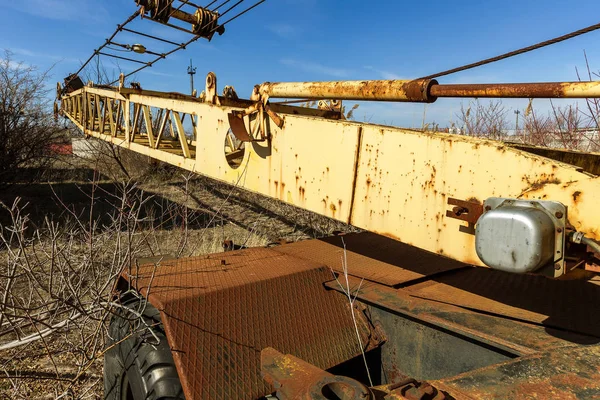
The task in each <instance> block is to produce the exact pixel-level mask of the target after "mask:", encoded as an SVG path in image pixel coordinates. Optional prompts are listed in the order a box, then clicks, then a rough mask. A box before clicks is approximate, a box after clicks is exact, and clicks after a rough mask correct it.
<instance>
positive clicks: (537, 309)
mask: <svg viewBox="0 0 600 400" xmlns="http://www.w3.org/2000/svg"><path fill="white" fill-rule="evenodd" d="M405 290H406V292H407V293H410V295H411V296H414V297H419V298H422V299H429V300H434V301H436V302H439V303H441V304H442V303H443V304H449V305H456V306H460V307H464V308H467V309H472V310H479V311H481V312H486V313H489V314H495V315H500V316H505V317H508V318H513V319H517V320H521V321H526V322H529V323H534V324H539V325H541V326H544V327H545V328H546V329H547V330H551V329H555V330H556V331H554V332H553V335H554V336H561V333H560V330H562V331H563V333H562V335H563V336H564V337H567V336H568V335H569V332H571V333H577V334H583V335H589V336H590V337H592V338H597V339H592V341H594V340H595V341H596V342H598V341H600V317H599V316H598V315H597V313H595V312H592V311H591V310H594V309H597V308H598V307H600V287H598V286H597V285H595V284H593V283H589V282H587V281H584V280H568V281H557V280H550V279H546V278H544V277H542V276H533V275H515V274H509V273H505V272H501V271H495V270H491V269H480V268H469V269H466V270H461V271H456V272H454V273H452V274H447V275H444V276H439V277H436V278H435V279H433V280H431V281H427V282H423V283H417V284H415V285H413V286H409V287H407V288H406V289H405Z"/></svg>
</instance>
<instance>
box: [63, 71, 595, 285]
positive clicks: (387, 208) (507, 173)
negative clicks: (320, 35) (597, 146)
mask: <svg viewBox="0 0 600 400" xmlns="http://www.w3.org/2000/svg"><path fill="white" fill-rule="evenodd" d="M400 82H401V81H400ZM274 85H277V84H274ZM209 89H210V90H212V91H213V92H215V93H216V87H212V88H209ZM208 92H209V90H207V93H208ZM383 93H388V94H389V92H385V90H384V92H383ZM329 94H331V93H329ZM263 100H264V99H263ZM96 102H101V103H103V104H108V103H109V102H112V107H113V110H114V109H115V108H116V109H117V111H116V112H112V113H111V112H109V113H108V116H107V117H105V116H103V115H101V113H99V112H98V111H97V106H96ZM253 104H256V103H254V102H252V101H243V100H231V99H227V98H225V97H218V96H215V95H213V96H206V98H203V99H199V98H194V97H191V96H184V95H181V94H175V93H161V92H154V91H146V90H138V89H126V88H121V89H118V88H114V89H106V88H98V87H92V86H86V87H83V88H80V89H78V90H74V91H72V92H71V93H69V94H66V95H63V96H62V98H61V109H60V112H61V113H62V114H64V115H65V116H66V117H68V118H69V119H70V120H71V121H72V122H73V123H74V124H75V125H76V126H77V127H78V128H79V129H81V130H82V131H83V132H84V133H85V134H87V135H90V136H94V137H96V138H98V139H101V140H105V141H108V142H111V143H113V144H115V145H117V146H122V147H125V148H129V149H131V150H133V151H136V152H138V153H141V154H144V155H148V156H150V157H152V158H155V159H158V160H161V161H164V162H167V163H170V164H172V165H175V166H179V167H182V168H185V169H187V170H189V171H194V172H196V173H200V174H203V175H206V176H208V177H211V178H214V179H217V180H221V181H224V182H227V183H230V184H232V185H239V186H240V187H242V188H244V189H247V190H250V191H253V192H256V193H259V194H262V195H265V196H269V197H273V198H276V199H278V200H281V201H284V202H286V203H288V204H293V205H296V206H298V207H301V208H304V209H307V210H310V211H313V212H316V213H319V214H322V215H325V216H327V217H331V218H333V219H336V220H339V221H343V222H345V223H348V224H352V225H355V226H358V227H360V228H363V229H366V230H369V231H371V232H374V233H378V234H381V235H384V236H387V237H390V238H392V239H395V240H397V241H401V242H404V243H406V244H410V245H413V246H416V247H419V248H421V249H424V250H427V251H430V252H432V253H437V254H440V255H444V256H446V257H450V258H452V259H455V260H457V261H460V262H463V263H468V264H473V265H482V261H481V260H480V259H479V257H478V255H477V253H476V251H475V237H474V235H473V229H472V228H473V226H472V225H473V223H472V222H469V221H468V220H465V219H466V218H467V217H468V219H471V216H475V215H477V212H476V211H477V210H475V208H473V207H475V204H478V205H480V206H481V205H482V204H483V201H484V200H485V199H488V198H490V197H505V198H515V199H520V200H523V199H532V200H541V199H543V200H552V201H558V202H560V203H562V204H563V205H564V206H565V207H567V208H568V215H567V219H568V222H569V224H570V225H571V226H573V227H574V228H575V229H576V230H577V231H579V232H583V233H585V235H586V236H587V237H589V238H591V239H594V240H600V230H599V229H598V227H599V226H600V213H598V210H597V208H598V207H597V198H598V196H599V193H600V178H597V177H595V176H591V175H590V174H589V173H587V172H589V171H584V170H582V168H581V167H578V166H572V165H568V164H565V163H562V162H560V161H556V160H553V159H552V158H546V157H542V156H540V155H535V154H531V153H530V152H525V151H521V150H519V149H515V148H512V147H511V146H506V145H504V144H502V143H500V142H494V141H490V140H482V139H476V138H471V137H466V136H461V135H449V134H443V133H429V132H428V133H425V132H418V131H414V130H405V129H400V128H393V127H383V126H378V125H371V124H365V123H359V122H355V121H344V120H333V119H325V118H322V115H317V114H309V112H310V113H315V112H319V113H323V112H324V111H318V110H310V109H308V108H301V107H289V106H285V105H277V107H276V108H275V106H273V111H274V112H275V113H276V114H277V116H278V118H279V119H280V120H281V121H282V122H283V124H276V123H275V120H274V119H273V118H272V117H271V116H270V115H269V114H268V113H267V112H260V110H258V109H257V112H256V113H254V114H252V115H248V116H245V117H243V118H244V121H243V122H244V124H245V125H246V129H250V128H252V129H250V131H249V134H250V135H251V136H252V138H253V139H260V138H264V137H268V138H269V140H268V141H264V142H257V141H253V142H252V146H246V148H245V151H244V153H243V154H241V153H238V154H236V156H239V158H236V162H235V163H230V162H228V161H231V160H228V157H227V155H228V153H227V152H226V151H225V140H226V135H227V134H228V131H229V129H230V128H232V129H233V128H234V127H233V126H232V125H231V123H230V121H229V118H228V116H229V115H230V114H232V113H234V112H236V113H240V112H245V111H246V110H248V109H249V108H250V107H252V106H253ZM144 106H146V107H151V108H152V110H153V113H152V121H151V122H152V125H153V126H159V125H160V123H161V122H162V121H161V120H160V118H158V116H159V114H160V113H159V112H157V110H158V111H160V110H162V113H163V115H164V113H165V112H170V114H171V116H173V115H174V113H178V114H179V115H180V116H181V117H183V115H187V114H189V116H190V117H191V116H195V117H197V118H199V120H200V121H201V123H200V124H199V125H196V126H194V127H193V130H194V131H195V132H194V133H195V138H196V142H195V143H194V144H193V143H188V142H187V141H185V140H176V141H175V142H174V143H175V144H174V148H173V149H171V150H169V151H166V150H163V148H162V147H161V146H159V148H156V146H151V145H150V139H149V138H148V137H147V135H146V134H145V132H144V131H143V130H141V131H140V129H139V124H140V122H138V123H137V124H136V122H135V121H137V119H138V118H137V115H138V114H139V113H140V112H139V111H138V110H141V107H144ZM302 110H306V111H302ZM111 116H112V118H111ZM251 118H252V119H251ZM175 127H176V122H175V123H170V124H169V129H171V128H175ZM102 128H104V129H102ZM177 128H178V130H179V131H180V132H182V131H183V129H182V126H177ZM255 128H256V129H255ZM166 129H167V128H166ZM163 136H164V134H163ZM182 138H183V137H180V138H179V139H182ZM153 139H156V141H158V140H159V139H158V138H153ZM163 139H166V137H164V138H163ZM178 142H179V144H177V143H178ZM154 143H155V144H156V142H154ZM186 146H187V147H188V150H189V152H188V151H186V149H185V147H186ZM332 148H335V149H336V152H335V155H332V154H331V149H332ZM174 153H175V154H174ZM180 153H181V154H180ZM229 159H231V157H229ZM565 160H566V159H565ZM569 162H571V161H569ZM449 199H457V200H461V201H465V202H468V204H469V207H471V208H469V210H470V211H469V212H467V213H466V212H465V211H464V210H463V208H466V207H464V206H460V204H459V205H458V206H459V208H458V209H456V210H453V211H455V212H454V213H453V216H450V217H449V216H448V214H447V213H446V210H448V209H449V208H451V207H449V206H448V202H449ZM471 203H472V204H473V205H471ZM461 207H462V208H461ZM470 214H473V215H470ZM455 216H459V217H461V218H460V219H457V218H455ZM558 271H559V272H560V273H562V272H561V271H562V270H558ZM560 273H556V276H558V275H560Z"/></svg>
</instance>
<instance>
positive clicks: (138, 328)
mask: <svg viewBox="0 0 600 400" xmlns="http://www.w3.org/2000/svg"><path fill="white" fill-rule="evenodd" d="M123 304H124V305H125V306H127V307H128V308H131V309H132V310H135V311H137V312H138V313H139V311H141V305H140V301H139V300H138V299H131V300H128V301H126V302H124V303H123ZM143 319H144V321H145V322H146V324H147V325H148V326H151V327H152V331H153V332H154V334H155V335H156V336H157V337H158V339H159V340H160V342H159V344H158V345H157V342H156V338H155V337H154V335H152V334H151V333H150V332H149V331H148V329H143V328H144V324H143V323H142V322H141V321H140V319H139V318H136V317H135V314H133V313H130V312H128V311H127V310H122V309H118V310H117V311H116V315H115V316H113V318H112V320H111V322H110V327H109V339H108V341H109V343H108V345H109V346H113V345H114V346H113V347H112V348H110V347H109V350H108V351H107V352H106V353H105V354H104V398H105V399H110V400H174V399H184V396H183V390H182V388H181V382H180V381H179V376H178V375H177V369H176V368H175V363H174V361H173V355H172V354H171V349H170V347H169V343H168V342H167V338H166V336H165V333H164V330H163V327H162V324H161V320H160V313H159V312H158V310H157V309H156V308H154V307H153V306H151V305H150V304H147V305H146V307H145V308H144V309H143ZM132 332H133V333H132ZM128 336H129V337H128ZM125 338H126V339H125ZM123 339H125V340H123ZM119 342H120V343H119ZM115 343H117V344H115Z"/></svg>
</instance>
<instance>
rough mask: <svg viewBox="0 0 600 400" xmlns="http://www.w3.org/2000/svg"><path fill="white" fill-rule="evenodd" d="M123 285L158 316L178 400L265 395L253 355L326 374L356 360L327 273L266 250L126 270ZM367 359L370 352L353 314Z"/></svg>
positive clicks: (346, 316) (352, 336) (344, 308)
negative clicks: (282, 358) (277, 357)
mask: <svg viewBox="0 0 600 400" xmlns="http://www.w3.org/2000/svg"><path fill="white" fill-rule="evenodd" d="M125 277H126V278H127V279H128V280H130V281H131V283H132V285H133V287H135V288H136V289H137V290H139V291H140V292H141V293H142V294H144V295H146V296H148V297H149V300H150V302H151V303H152V304H153V305H154V306H156V307H157V308H158V309H159V310H160V311H161V314H162V321H163V323H164V326H165V332H166V334H167V337H168V340H169V344H170V345H171V349H172V351H173V357H174V359H175V363H176V365H177V369H178V371H179V376H180V378H181V381H182V384H183V387H184V392H185V395H186V398H189V399H255V398H259V397H261V396H264V395H266V394H269V393H270V392H271V388H270V387H269V386H268V385H267V384H266V383H265V382H264V381H263V380H262V377H261V376H260V352H261V351H262V350H263V349H264V348H267V347H275V348H277V349H281V351H283V352H285V353H289V354H293V355H295V356H297V357H299V358H301V359H303V360H306V361H307V362H309V363H311V364H314V365H315V366H317V367H319V368H322V369H327V368H330V367H332V366H334V365H337V364H339V363H341V362H343V361H346V360H348V359H350V358H352V357H354V356H356V355H357V354H359V353H360V349H359V346H358V341H357V337H356V332H355V327H354V325H353V323H352V316H351V313H350V309H349V306H348V301H347V298H345V297H344V296H342V295H340V294H338V293H336V292H333V291H327V290H326V289H325V288H324V287H323V282H326V281H328V280H331V279H332V275H331V271H329V269H327V268H323V267H322V266H320V265H318V264H314V263H311V262H308V261H305V260H300V259H297V258H294V257H291V256H288V255H284V254H281V253H277V252H275V251H272V250H269V249H246V250H241V251H232V252H227V253H223V254H216V255H210V256H206V257H196V258H189V259H182V260H168V261H164V262H162V264H161V265H159V266H158V267H157V266H155V265H154V264H150V265H145V266H141V267H139V268H132V270H131V271H130V272H129V273H125ZM356 316H357V317H358V321H359V325H358V326H359V330H360V333H361V335H362V343H363V344H364V346H365V347H366V350H369V349H371V348H373V347H374V346H377V345H378V342H377V341H376V340H375V339H374V338H372V337H371V336H370V333H369V329H368V326H369V325H368V323H367V322H366V321H362V317H361V316H360V315H359V314H356Z"/></svg>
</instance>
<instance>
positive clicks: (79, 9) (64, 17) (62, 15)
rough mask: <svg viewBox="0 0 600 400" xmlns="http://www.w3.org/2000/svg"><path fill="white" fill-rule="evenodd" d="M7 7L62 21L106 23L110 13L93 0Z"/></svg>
mask: <svg viewBox="0 0 600 400" xmlns="http://www.w3.org/2000/svg"><path fill="white" fill-rule="evenodd" d="M6 6H7V7H10V8H13V9H15V10H19V11H21V12H24V13H27V14H30V15H34V16H36V17H41V18H47V19H54V20H61V21H75V20H80V21H83V20H88V21H89V20H92V21H96V22H97V21H104V20H106V19H107V18H108V15H109V14H108V11H107V10H106V9H105V8H104V7H103V6H102V5H101V4H100V2H98V1H93V0H20V1H11V2H7V3H6Z"/></svg>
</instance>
